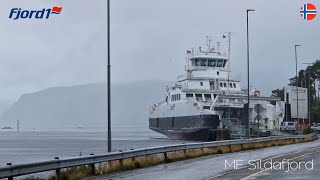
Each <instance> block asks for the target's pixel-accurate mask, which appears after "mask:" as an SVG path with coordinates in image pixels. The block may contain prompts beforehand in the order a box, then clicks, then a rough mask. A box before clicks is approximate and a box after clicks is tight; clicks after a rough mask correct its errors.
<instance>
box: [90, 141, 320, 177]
mask: <svg viewBox="0 0 320 180" xmlns="http://www.w3.org/2000/svg"><path fill="white" fill-rule="evenodd" d="M319 154H320V140H316V141H314V142H308V143H299V144H293V145H287V146H277V147H270V148H264V149H258V150H251V151H242V152H237V153H229V154H220V155H212V156H206V157H201V158H196V159H190V160H185V161H180V162H173V163H169V164H162V165H157V166H152V167H148V168H144V169H137V170H132V171H126V172H120V173H112V174H108V175H102V176H98V177H94V178H89V179H88V180H109V179H148V180H149V179H153V180H155V179H169V180H171V179H172V180H176V179H178V180H179V179H181V180H188V179H190V180H197V179H202V180H211V179H212V180H215V179H219V180H220V179H241V180H247V179H308V180H312V179H319V177H320V156H319ZM236 163H238V164H236ZM270 164H272V166H270ZM298 166H299V167H298Z"/></svg>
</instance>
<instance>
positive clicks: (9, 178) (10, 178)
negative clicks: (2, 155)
mask: <svg viewBox="0 0 320 180" xmlns="http://www.w3.org/2000/svg"><path fill="white" fill-rule="evenodd" d="M7 166H10V169H11V171H12V163H7ZM8 180H13V177H12V176H10V177H8Z"/></svg>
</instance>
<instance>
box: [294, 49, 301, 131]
mask: <svg viewBox="0 0 320 180" xmlns="http://www.w3.org/2000/svg"><path fill="white" fill-rule="evenodd" d="M298 46H301V45H297V44H296V45H294V53H295V58H296V91H297V92H296V94H297V121H298V124H299V126H300V121H299V96H298V57H297V47H298ZM299 126H298V127H299ZM299 133H300V130H299Z"/></svg>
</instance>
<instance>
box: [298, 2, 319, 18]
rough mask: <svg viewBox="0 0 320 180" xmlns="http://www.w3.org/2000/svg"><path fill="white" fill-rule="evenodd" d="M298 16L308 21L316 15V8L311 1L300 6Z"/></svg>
mask: <svg viewBox="0 0 320 180" xmlns="http://www.w3.org/2000/svg"><path fill="white" fill-rule="evenodd" d="M300 16H301V17H303V19H305V20H307V21H309V20H312V19H314V18H315V17H316V16H317V8H316V6H315V5H313V4H311V3H307V4H304V5H303V6H301V7H300Z"/></svg>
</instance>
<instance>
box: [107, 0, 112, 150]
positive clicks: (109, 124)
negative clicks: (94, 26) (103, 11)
mask: <svg viewBox="0 0 320 180" xmlns="http://www.w3.org/2000/svg"><path fill="white" fill-rule="evenodd" d="M107 6H108V7H107V11H108V12H107V21H108V29H107V31H108V32H107V34H108V35H107V38H108V44H107V46H108V47H107V48H108V67H107V68H108V152H111V151H112V148H111V87H110V81H111V77H110V75H111V65H110V0H108V1H107Z"/></svg>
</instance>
